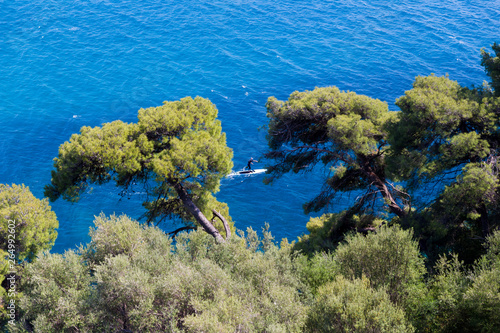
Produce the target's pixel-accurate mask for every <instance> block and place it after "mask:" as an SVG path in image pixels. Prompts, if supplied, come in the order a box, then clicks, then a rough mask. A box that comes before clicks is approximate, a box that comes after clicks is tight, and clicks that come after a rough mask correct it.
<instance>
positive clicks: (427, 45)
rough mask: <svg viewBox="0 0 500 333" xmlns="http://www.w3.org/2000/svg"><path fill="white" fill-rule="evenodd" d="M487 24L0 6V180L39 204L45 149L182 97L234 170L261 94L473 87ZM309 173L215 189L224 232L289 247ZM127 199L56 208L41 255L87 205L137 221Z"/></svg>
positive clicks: (257, 7) (380, 8)
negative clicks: (215, 134) (252, 232)
mask: <svg viewBox="0 0 500 333" xmlns="http://www.w3.org/2000/svg"><path fill="white" fill-rule="evenodd" d="M499 29H500V1H496V0H495V1H474V0H451V1H429V0H421V1H418V0H415V1H411V0H402V1H396V0H372V1H351V0H336V1H333V0H329V1H325V0H319V1H314V2H313V1H297V0H293V1H292V0H275V1H264V0H232V1H227V0H212V1H205V0H199V1H192V0H188V1H167V0H161V1H160V0H146V1H140V0H139V1H137V0H135V1H132V0H85V1H84V0H64V1H63V0H31V1H18V0H13V1H12V0H0V78H1V80H0V114H1V121H0V183H9V184H10V183H18V184H19V183H24V184H26V185H28V186H29V187H30V189H31V191H32V192H33V193H34V194H35V195H36V196H37V197H39V198H42V197H43V186H44V185H45V184H48V183H49V182H50V171H51V170H52V163H53V161H52V159H53V158H54V157H55V156H56V155H57V150H58V146H59V145H60V144H62V143H63V142H64V141H66V140H68V139H69V137H70V136H71V134H72V133H76V132H78V131H79V129H80V127H82V126H98V125H101V124H102V123H104V122H109V121H113V120H116V119H121V120H123V121H127V122H133V121H136V117H137V111H138V109H139V108H142V107H150V106H157V105H160V104H161V103H162V101H165V100H177V99H180V98H182V97H184V96H202V97H206V98H209V99H210V100H211V101H212V102H213V103H215V104H216V105H217V108H218V110H219V118H220V119H221V121H222V126H223V130H224V131H225V132H226V133H227V140H228V145H229V146H230V147H232V148H233V149H234V163H235V169H241V168H242V167H243V166H244V165H245V163H246V161H247V160H248V158H250V157H254V158H257V159H258V158H259V157H260V156H261V155H262V153H263V152H265V151H266V148H267V145H266V140H265V132H264V131H262V130H261V131H259V127H261V126H263V125H265V124H266V123H267V118H266V108H265V102H266V100H267V98H268V97H269V96H276V97H277V98H279V99H286V98H287V97H288V96H289V94H290V93H291V92H293V91H294V90H306V89H307V90H311V89H314V87H316V86H330V85H335V86H338V87H339V88H341V89H343V90H351V91H355V92H357V93H359V94H365V95H368V96H371V97H375V98H379V99H381V100H383V101H386V102H387V103H388V104H389V107H390V109H392V110H396V109H397V107H396V106H395V104H394V102H395V99H396V98H398V97H399V96H401V95H403V94H404V91H405V90H408V89H410V88H411V84H412V82H413V80H414V78H415V76H417V75H429V74H430V73H436V74H437V75H445V74H449V76H450V77H451V78H452V79H454V80H457V81H458V82H459V83H460V84H462V85H467V86H469V85H472V84H475V85H481V84H482V82H483V81H484V80H486V79H487V77H486V75H485V73H484V71H483V68H482V67H481V66H480V49H481V48H482V47H486V48H488V49H489V47H490V45H491V44H492V43H493V42H495V41H497V42H500V38H499V37H500V36H499V32H500V30H499ZM264 166H265V163H259V164H257V165H256V167H259V168H260V167H264ZM321 177H322V174H321V172H315V173H311V174H306V175H287V176H285V177H283V178H282V179H280V180H279V181H278V182H276V183H275V184H273V185H272V186H267V185H264V184H263V183H262V178H263V177H261V176H259V175H254V176H249V177H233V178H229V179H225V180H223V182H222V186H221V191H220V192H219V193H218V194H217V197H218V199H219V200H221V201H224V202H227V203H228V204H229V207H230V213H231V215H232V217H233V220H234V221H235V222H236V227H237V228H239V229H243V230H244V229H246V227H248V226H251V227H253V228H254V229H256V230H260V229H261V227H263V226H264V223H265V222H268V223H269V224H270V226H271V231H272V233H273V234H274V235H275V237H276V238H277V239H281V238H283V237H287V238H288V239H289V240H293V239H296V237H297V236H299V235H300V234H302V233H304V232H306V228H305V224H306V222H307V221H308V219H309V217H308V216H306V215H304V214H303V213H302V208H301V206H302V204H303V203H304V202H305V201H306V200H308V199H310V198H312V197H313V196H314V195H315V194H316V193H317V191H318V190H319V187H320V184H321ZM346 200H348V198H346ZM140 202H141V200H140V194H138V195H137V197H134V198H132V199H130V200H127V199H123V200H120V196H119V195H118V190H117V189H116V188H115V187H113V186H103V187H94V191H93V193H91V194H89V195H86V196H85V197H84V198H82V200H81V201H80V202H79V203H77V204H70V203H68V202H64V201H62V199H60V200H59V201H56V202H55V203H53V204H52V208H53V210H54V211H55V212H56V214H57V216H58V219H59V223H60V227H59V230H58V232H59V236H58V239H57V241H56V244H55V246H54V248H53V251H55V252H63V251H64V250H65V249H68V248H74V247H75V246H76V245H78V244H80V243H85V242H87V241H88V240H89V238H88V235H87V234H88V230H89V227H90V226H92V225H93V223H92V221H93V217H94V215H98V214H99V213H100V212H104V213H106V214H111V213H113V212H116V213H117V214H120V213H122V212H123V213H126V214H128V215H130V216H132V217H139V216H140V215H141V214H142V213H143V211H142V208H141V205H140ZM343 205H345V202H339V203H338V205H337V206H335V207H332V209H340V208H341V207H342V206H343ZM174 228H175V226H171V225H165V226H164V229H165V230H172V229H174Z"/></svg>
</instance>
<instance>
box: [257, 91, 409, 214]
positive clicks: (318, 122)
mask: <svg viewBox="0 0 500 333" xmlns="http://www.w3.org/2000/svg"><path fill="white" fill-rule="evenodd" d="M266 107H267V116H268V118H269V125H268V143H269V147H270V151H269V152H268V153H267V154H266V157H267V158H268V159H270V160H271V161H273V165H271V166H270V167H269V168H268V173H270V176H269V177H268V179H267V181H268V182H271V181H273V180H274V179H276V178H278V177H280V176H281V175H283V174H284V173H287V172H290V171H293V172H295V173H299V172H305V171H308V170H311V169H312V168H314V167H315V166H316V165H317V164H318V163H322V164H323V165H324V167H325V168H326V169H327V170H328V171H329V173H330V175H329V176H328V177H327V178H326V179H325V182H324V186H323V189H322V191H321V192H320V193H319V194H318V195H317V196H316V197H315V198H314V199H312V200H311V201H310V202H308V203H307V204H306V205H305V206H304V208H305V211H306V213H308V212H312V211H319V210H321V209H322V208H324V207H325V206H327V205H328V204H329V203H331V202H332V200H333V199H334V198H336V196H337V195H339V194H342V193H348V192H352V191H358V192H360V191H361V192H362V193H363V194H362V195H361V196H360V197H359V199H358V200H357V201H356V202H355V203H354V205H353V207H352V210H353V211H354V212H358V211H360V209H361V208H363V207H367V206H370V205H373V204H374V202H375V201H376V199H377V198H378V199H383V204H384V205H385V207H386V208H387V209H388V210H389V211H390V212H391V213H393V214H396V215H397V216H405V215H406V208H405V203H406V199H407V197H406V196H405V194H404V193H402V192H401V191H399V190H398V189H397V188H396V187H394V186H393V185H392V184H391V182H390V178H389V175H388V174H387V173H386V170H385V156H386V151H387V150H386V148H387V131H386V129H385V125H386V124H387V122H388V121H389V120H391V118H393V117H394V115H395V114H394V113H393V112H389V110H388V107H387V104H386V103H384V102H381V101H380V100H376V99H372V98H370V97H367V96H362V95H357V94H355V93H353V92H341V91H340V90H339V89H338V88H336V87H327V88H316V89H314V90H313V91H304V92H298V91H295V92H293V93H292V94H291V95H290V97H289V98H288V100H287V101H279V100H277V99H276V98H275V97H270V98H269V99H268V101H267V104H266Z"/></svg>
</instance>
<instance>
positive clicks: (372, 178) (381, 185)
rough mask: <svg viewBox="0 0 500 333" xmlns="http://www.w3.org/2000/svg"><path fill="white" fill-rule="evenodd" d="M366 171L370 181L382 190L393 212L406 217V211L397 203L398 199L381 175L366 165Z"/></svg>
mask: <svg viewBox="0 0 500 333" xmlns="http://www.w3.org/2000/svg"><path fill="white" fill-rule="evenodd" d="M363 169H364V171H365V172H366V175H367V176H368V179H369V181H370V182H371V183H372V184H373V185H375V187H376V188H377V189H378V190H379V191H380V193H381V194H382V197H383V198H384V200H386V201H387V202H388V205H389V209H390V210H391V212H392V213H394V214H396V215H397V216H399V217H405V216H406V212H405V211H404V210H403V209H402V208H401V207H399V205H398V204H397V202H396V200H395V199H394V197H393V196H392V193H391V191H389V188H388V187H387V185H386V184H385V182H384V181H383V180H382V179H380V177H379V176H378V175H377V174H376V173H375V172H374V171H373V170H372V168H371V167H366V166H365V167H364V168H363Z"/></svg>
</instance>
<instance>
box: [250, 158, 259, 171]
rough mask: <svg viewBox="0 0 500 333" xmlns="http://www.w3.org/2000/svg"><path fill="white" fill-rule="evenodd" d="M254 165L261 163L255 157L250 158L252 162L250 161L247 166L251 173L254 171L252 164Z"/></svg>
mask: <svg viewBox="0 0 500 333" xmlns="http://www.w3.org/2000/svg"><path fill="white" fill-rule="evenodd" d="M253 163H259V161H257V160H254V159H253V157H250V160H249V161H248V164H247V169H248V170H250V171H253V170H252V164H253Z"/></svg>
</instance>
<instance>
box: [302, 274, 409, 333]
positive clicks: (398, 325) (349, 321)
mask: <svg viewBox="0 0 500 333" xmlns="http://www.w3.org/2000/svg"><path fill="white" fill-rule="evenodd" d="M306 332H346V333H347V332H380V333H382V332H397V333H402V332H414V328H413V327H412V325H411V324H410V323H408V322H407V320H406V318H405V314H404V311H403V310H402V309H401V308H399V307H398V306H395V305H394V304H393V303H392V302H391V301H390V299H389V296H388V295H387V293H386V292H385V291H384V290H383V289H382V290H375V289H373V288H371V287H370V281H369V280H368V279H367V278H366V277H364V276H363V277H362V278H361V279H354V280H348V279H346V278H344V277H342V276H339V277H337V279H336V280H335V281H332V282H329V283H327V284H325V285H324V286H322V287H320V288H319V291H318V296H317V298H316V301H315V302H314V304H313V306H312V307H311V308H310V310H309V315H308V318H307V322H306Z"/></svg>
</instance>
